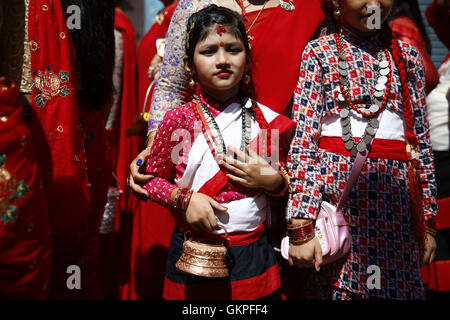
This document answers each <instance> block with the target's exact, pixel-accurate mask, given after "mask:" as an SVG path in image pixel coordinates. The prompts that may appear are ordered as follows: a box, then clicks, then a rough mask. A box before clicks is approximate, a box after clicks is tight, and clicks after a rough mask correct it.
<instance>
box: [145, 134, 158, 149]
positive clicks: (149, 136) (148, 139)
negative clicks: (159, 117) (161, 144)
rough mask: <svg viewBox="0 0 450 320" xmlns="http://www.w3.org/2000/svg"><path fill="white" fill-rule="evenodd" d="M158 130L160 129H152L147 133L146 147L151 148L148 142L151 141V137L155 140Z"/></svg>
mask: <svg viewBox="0 0 450 320" xmlns="http://www.w3.org/2000/svg"><path fill="white" fill-rule="evenodd" d="M157 131H158V130H152V131H150V132H149V133H148V134H147V140H146V141H145V148H146V149H151V146H149V145H148V142H149V141H150V139H151V140H154V138H155V135H156V132H157ZM152 144H153V141H152Z"/></svg>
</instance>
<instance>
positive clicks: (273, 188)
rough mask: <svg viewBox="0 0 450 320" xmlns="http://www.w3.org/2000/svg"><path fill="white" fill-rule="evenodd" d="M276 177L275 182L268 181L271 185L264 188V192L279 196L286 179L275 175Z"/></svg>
mask: <svg viewBox="0 0 450 320" xmlns="http://www.w3.org/2000/svg"><path fill="white" fill-rule="evenodd" d="M274 177H275V178H274V180H273V181H271V179H268V182H269V183H268V184H267V185H266V186H265V187H264V190H265V191H267V192H269V193H274V194H277V193H279V192H280V191H281V190H282V189H283V187H284V179H283V177H282V176H281V175H280V174H275V175H274Z"/></svg>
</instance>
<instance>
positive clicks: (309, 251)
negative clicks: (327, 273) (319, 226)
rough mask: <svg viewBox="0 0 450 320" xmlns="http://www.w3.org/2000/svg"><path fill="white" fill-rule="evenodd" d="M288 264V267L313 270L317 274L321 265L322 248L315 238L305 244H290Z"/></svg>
mask: <svg viewBox="0 0 450 320" xmlns="http://www.w3.org/2000/svg"><path fill="white" fill-rule="evenodd" d="M288 262H289V265H290V266H296V267H300V268H301V267H306V268H315V269H316V271H317V272H319V271H320V265H321V264H322V248H321V246H320V242H319V240H318V239H317V237H314V238H313V239H312V240H310V241H308V242H307V243H305V244H301V245H293V244H291V245H290V246H289V259H288Z"/></svg>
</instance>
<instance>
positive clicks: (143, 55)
mask: <svg viewBox="0 0 450 320" xmlns="http://www.w3.org/2000/svg"><path fill="white" fill-rule="evenodd" d="M177 5H178V1H175V2H174V3H172V4H171V5H169V6H167V7H166V8H165V9H164V10H163V12H162V13H161V14H160V15H161V17H162V19H163V20H162V21H160V23H159V22H158V21H155V23H153V24H152V26H151V27H150V30H149V31H148V32H147V33H146V34H145V35H144V37H143V38H142V40H141V43H140V44H139V49H138V53H137V66H138V71H137V72H138V106H139V109H140V110H142V108H143V105H144V101H145V95H146V93H147V88H148V86H149V85H150V79H149V77H148V68H149V67H150V62H151V61H152V59H153V57H154V56H155V54H156V40H157V39H161V38H164V37H165V36H166V33H167V29H168V28H169V24H170V20H171V19H172V15H173V12H174V11H175V8H176V7H177ZM152 92H153V91H152ZM152 92H151V93H152ZM151 93H150V96H149V99H148V102H147V111H148V109H149V106H150V102H151Z"/></svg>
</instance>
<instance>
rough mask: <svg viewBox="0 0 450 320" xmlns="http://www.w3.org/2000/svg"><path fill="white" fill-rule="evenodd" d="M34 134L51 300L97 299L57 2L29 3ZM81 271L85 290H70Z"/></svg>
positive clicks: (69, 57) (71, 77)
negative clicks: (47, 233)
mask: <svg viewBox="0 0 450 320" xmlns="http://www.w3.org/2000/svg"><path fill="white" fill-rule="evenodd" d="M28 21H29V25H28V35H29V43H30V49H31V74H32V77H33V83H34V89H33V92H32V106H33V110H32V111H33V119H32V135H33V139H34V143H35V145H36V150H39V152H38V153H37V161H38V165H39V168H40V169H41V172H42V175H43V181H44V190H45V191H46V195H47V204H48V208H49V220H50V227H51V230H52V235H53V238H54V255H53V266H52V283H51V291H50V297H52V298H73V297H80V298H81V297H98V291H97V287H96V285H93V283H92V278H91V277H90V273H89V270H90V267H89V263H88V262H87V261H90V255H91V254H90V252H89V246H88V245H87V244H86V236H87V233H88V226H89V219H90V218H89V212H90V202H89V201H90V191H89V187H88V176H87V170H86V156H85V152H84V148H83V147H84V145H83V133H82V130H81V127H80V125H79V111H78V101H77V95H76V89H75V79H76V78H75V73H74V71H75V69H76V66H75V52H74V48H73V45H72V41H71V38H70V33H69V31H68V29H67V27H66V17H65V15H64V10H63V9H62V7H61V4H60V2H59V1H53V2H51V3H49V2H48V1H41V0H36V1H30V7H29V10H28ZM71 265H77V266H79V267H80V268H81V288H82V289H81V290H69V289H68V288H67V284H66V282H67V278H68V276H69V275H68V274H67V268H68V267H69V266H71Z"/></svg>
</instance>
